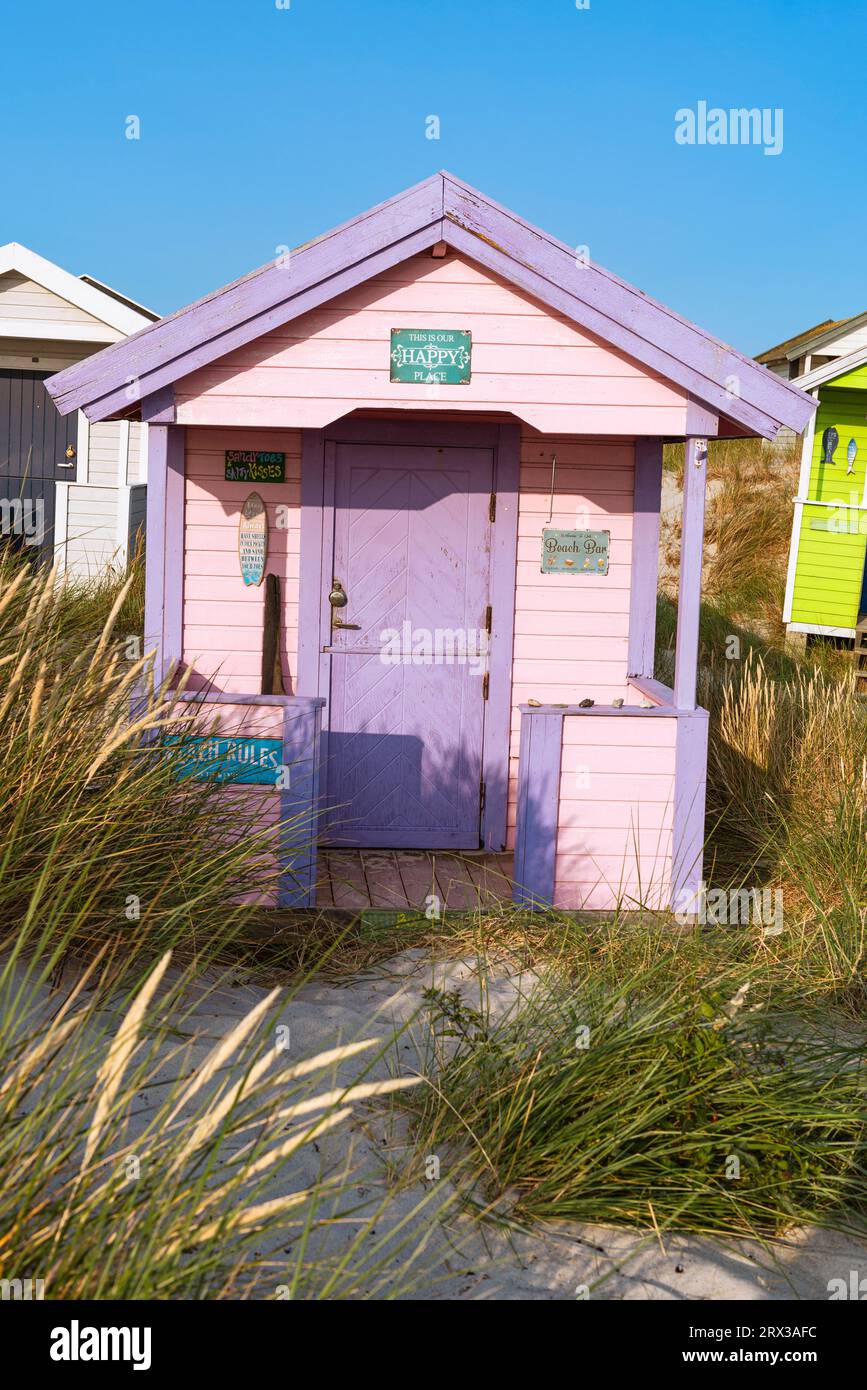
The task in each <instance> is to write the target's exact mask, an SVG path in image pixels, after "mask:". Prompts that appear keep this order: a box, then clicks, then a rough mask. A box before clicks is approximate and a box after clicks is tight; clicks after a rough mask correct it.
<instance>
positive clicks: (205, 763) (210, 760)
mask: <svg viewBox="0 0 867 1390" xmlns="http://www.w3.org/2000/svg"><path fill="white" fill-rule="evenodd" d="M165 742H166V743H167V744H168V745H177V744H179V743H181V742H183V745H184V746H183V748H182V749H181V750H180V753H181V756H180V757H179V759H178V761H177V763H176V764H175V768H174V775H175V776H176V777H196V778H199V779H202V778H213V780H214V781H215V782H237V783H240V784H241V785H242V786H259V787H273V786H276V783H277V777H278V774H279V772H280V768H281V764H282V761H283V744H282V743H281V741H280V739H279V738H221V737H219V736H217V735H215V736H214V737H212V738H190V739H183V740H182V739H181V737H180V736H179V735H170V736H168V737H167V738H166V740H165Z"/></svg>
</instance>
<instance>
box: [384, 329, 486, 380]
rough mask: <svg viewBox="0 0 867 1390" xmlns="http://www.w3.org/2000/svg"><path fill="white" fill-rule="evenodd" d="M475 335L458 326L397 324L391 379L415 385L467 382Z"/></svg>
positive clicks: (394, 334) (394, 332)
mask: <svg viewBox="0 0 867 1390" xmlns="http://www.w3.org/2000/svg"><path fill="white" fill-rule="evenodd" d="M472 352H473V337H472V334H471V333H464V332H463V331H462V330H461V329H457V328H393V329H392V330H391V380H392V381H402V382H405V383H409V384H411V385H413V386H467V385H468V384H469V380H470V376H471V365H472Z"/></svg>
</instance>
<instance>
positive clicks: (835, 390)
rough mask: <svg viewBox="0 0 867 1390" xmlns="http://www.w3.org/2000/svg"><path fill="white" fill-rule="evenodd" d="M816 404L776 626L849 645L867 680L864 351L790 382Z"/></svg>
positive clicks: (866, 374)
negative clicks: (845, 641)
mask: <svg viewBox="0 0 867 1390" xmlns="http://www.w3.org/2000/svg"><path fill="white" fill-rule="evenodd" d="M795 384H796V385H798V386H800V387H801V388H802V389H803V390H805V391H809V392H810V393H811V394H812V395H813V396H815V397H816V398H817V400H818V402H819V408H818V410H817V412H816V414H815V416H814V417H813V420H812V421H811V423H810V425H809V427H808V429H807V431H806V433H805V435H804V444H803V452H802V455H801V473H800V481H799V485H798V495H797V497H796V498H795V512H794V522H793V526H792V543H791V548H790V551H789V568H788V575H787V580H786V599H785V607H784V610H783V619H784V621H785V623H786V626H787V629H788V631H789V632H791V633H807V634H810V633H812V634H816V635H819V636H823V637H839V638H849V639H854V641H855V646H856V659H857V653H858V651H859V648H860V647H861V646H864V648H865V660H864V663H863V664H864V666H865V672H864V674H865V677H867V566H865V561H867V347H861V348H859V349H858V350H857V351H856V352H852V353H850V355H849V356H848V357H842V358H837V359H835V360H833V361H831V362H826V363H824V364H823V365H822V366H819V367H816V368H815V370H813V371H809V372H807V373H805V374H804V375H803V376H801V377H799V378H798V379H797V381H796V383H795Z"/></svg>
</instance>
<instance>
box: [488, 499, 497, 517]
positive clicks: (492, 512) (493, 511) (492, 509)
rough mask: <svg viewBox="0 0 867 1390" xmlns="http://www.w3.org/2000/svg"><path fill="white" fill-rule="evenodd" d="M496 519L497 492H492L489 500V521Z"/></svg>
mask: <svg viewBox="0 0 867 1390" xmlns="http://www.w3.org/2000/svg"><path fill="white" fill-rule="evenodd" d="M496 519H497V494H496V493H495V492H492V493H491V496H490V499H489V501H488V521H496Z"/></svg>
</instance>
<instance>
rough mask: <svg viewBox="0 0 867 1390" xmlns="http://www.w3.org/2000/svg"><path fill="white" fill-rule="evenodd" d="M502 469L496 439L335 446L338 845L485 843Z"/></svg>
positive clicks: (329, 770)
mask: <svg viewBox="0 0 867 1390" xmlns="http://www.w3.org/2000/svg"><path fill="white" fill-rule="evenodd" d="M492 475H493V457H492V453H491V450H489V449H472V448H468V449H464V448H436V447H433V446H431V447H427V446H415V445H390V444H389V445H377V444H338V445H336V446H335V485H334V581H335V585H339V586H340V589H339V590H337V591H336V597H337V598H338V599H340V598H341V597H342V593H343V594H345V596H346V603H345V604H341V605H340V606H334V607H332V608H331V610H330V611H331V616H332V623H333V625H332V630H331V640H330V644H328V645H327V646H326V650H328V651H330V663H331V681H330V700H329V719H328V741H327V766H326V770H325V785H326V801H327V805H328V807H329V808H330V815H329V827H328V835H329V839H330V840H331V841H332V843H340V844H345V845H383V846H390V847H392V848H399V847H404V846H411V847H417V848H438V849H454V848H476V847H478V844H479V822H480V788H481V778H482V739H483V733H484V709H485V694H486V681H485V673H486V671H487V634H486V608H487V605H488V603H489V602H490V599H489V596H488V583H489V571H490V522H489V518H488V509H489V498H490V493H491V486H492ZM341 590H342V593H341ZM339 624H342V626H339ZM326 641H327V639H326Z"/></svg>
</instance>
